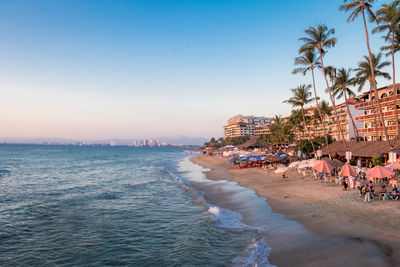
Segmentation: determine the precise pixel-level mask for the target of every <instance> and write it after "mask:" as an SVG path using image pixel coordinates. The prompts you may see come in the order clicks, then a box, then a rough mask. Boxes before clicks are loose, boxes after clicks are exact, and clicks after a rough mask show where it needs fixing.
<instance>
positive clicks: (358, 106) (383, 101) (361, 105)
mask: <svg viewBox="0 0 400 267" xmlns="http://www.w3.org/2000/svg"><path fill="white" fill-rule="evenodd" d="M396 99H397V101H399V100H400V95H397V98H396ZM393 100H394V96H389V97H386V98H380V99H379V103H381V104H388V103H389V102H391V101H393ZM372 103H374V104H375V103H376V100H372V101H367V102H363V103H357V104H355V105H354V107H355V108H356V109H361V108H366V107H370V106H371V105H372Z"/></svg>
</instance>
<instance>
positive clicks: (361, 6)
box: [339, 0, 389, 140]
mask: <svg viewBox="0 0 400 267" xmlns="http://www.w3.org/2000/svg"><path fill="white" fill-rule="evenodd" d="M374 1H375V0H344V3H347V2H348V4H344V5H341V6H340V7H339V9H340V10H344V11H349V10H352V12H351V14H350V16H349V17H348V18H347V22H350V21H354V20H355V19H356V18H357V17H358V15H359V14H362V17H363V22H364V29H365V36H366V43H367V48H368V57H369V64H370V67H371V75H372V83H373V86H374V95H375V99H376V103H377V105H378V111H379V117H380V120H381V123H382V126H383V130H384V131H385V138H386V140H389V135H388V133H387V129H386V126H385V120H384V119H383V114H382V108H381V103H380V102H379V97H378V88H377V87H376V80H375V72H374V69H373V63H372V52H371V47H370V45H369V34H368V28H367V21H366V19H365V12H367V13H368V15H369V21H370V22H372V21H375V20H376V17H375V14H374V12H373V11H372V3H373V2H374Z"/></svg>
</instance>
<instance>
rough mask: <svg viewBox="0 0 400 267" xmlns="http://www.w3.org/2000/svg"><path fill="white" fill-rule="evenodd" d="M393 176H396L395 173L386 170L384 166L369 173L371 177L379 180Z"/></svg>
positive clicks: (377, 167)
mask: <svg viewBox="0 0 400 267" xmlns="http://www.w3.org/2000/svg"><path fill="white" fill-rule="evenodd" d="M393 175H394V173H393V172H391V171H389V170H387V169H385V168H384V167H382V166H376V167H374V168H372V169H371V171H370V173H369V177H371V178H377V179H382V178H386V177H390V176H393Z"/></svg>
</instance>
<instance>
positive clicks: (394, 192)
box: [390, 186, 400, 200]
mask: <svg viewBox="0 0 400 267" xmlns="http://www.w3.org/2000/svg"><path fill="white" fill-rule="evenodd" d="M390 195H391V197H392V199H393V200H398V199H399V198H400V194H399V189H398V188H397V187H396V186H395V187H393V189H392V192H391V194H390Z"/></svg>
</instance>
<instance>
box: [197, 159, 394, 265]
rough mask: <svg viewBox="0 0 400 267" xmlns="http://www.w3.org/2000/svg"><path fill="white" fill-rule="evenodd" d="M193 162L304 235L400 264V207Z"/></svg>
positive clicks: (296, 179)
mask: <svg viewBox="0 0 400 267" xmlns="http://www.w3.org/2000/svg"><path fill="white" fill-rule="evenodd" d="M191 160H192V162H194V163H196V164H199V165H201V166H203V167H205V168H208V169H210V171H207V172H206V175H207V177H208V178H209V179H212V180H228V181H234V182H237V183H238V184H240V185H241V186H244V187H248V188H252V189H254V190H255V191H256V193H257V195H258V196H260V197H265V198H266V199H267V203H268V204H269V205H270V206H271V208H272V210H273V211H274V212H277V213H282V214H284V215H285V216H286V217H287V218H288V219H291V220H295V221H298V222H299V223H301V224H302V225H303V226H304V227H306V228H307V229H308V230H310V231H312V232H314V233H317V234H319V235H322V236H327V237H340V238H342V237H344V238H350V239H354V240H367V241H368V242H370V243H372V244H376V246H377V247H379V248H380V249H381V250H382V252H383V253H384V255H385V261H386V263H387V265H388V266H395V265H398V264H399V261H398V259H399V256H400V253H399V251H400V250H399V245H400V242H399V240H400V226H399V221H400V220H399V216H400V202H398V201H385V202H383V201H380V200H378V199H374V200H373V201H372V202H371V203H365V202H364V200H363V198H361V197H360V196H359V194H358V191H357V190H356V189H351V190H349V191H343V190H342V187H341V186H339V185H337V184H326V183H323V182H321V181H318V180H316V179H315V178H313V177H312V176H305V177H303V176H301V175H299V174H297V172H288V173H287V174H288V176H289V178H288V180H287V182H286V183H283V182H282V178H281V175H280V174H274V173H268V172H267V171H266V170H264V169H260V168H250V169H238V168H235V167H234V166H232V165H230V164H228V163H227V160H226V159H218V158H216V157H212V156H205V155H197V156H194V157H192V158H191ZM343 253H344V252H343ZM278 256H279V255H275V257H278ZM349 257H351V253H350V255H349ZM272 260H274V254H272ZM334 265H335V263H333V264H332V266H334ZM315 266H318V265H315ZM320 266H321V265H320ZM348 266H351V265H348ZM371 266H374V265H371Z"/></svg>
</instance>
